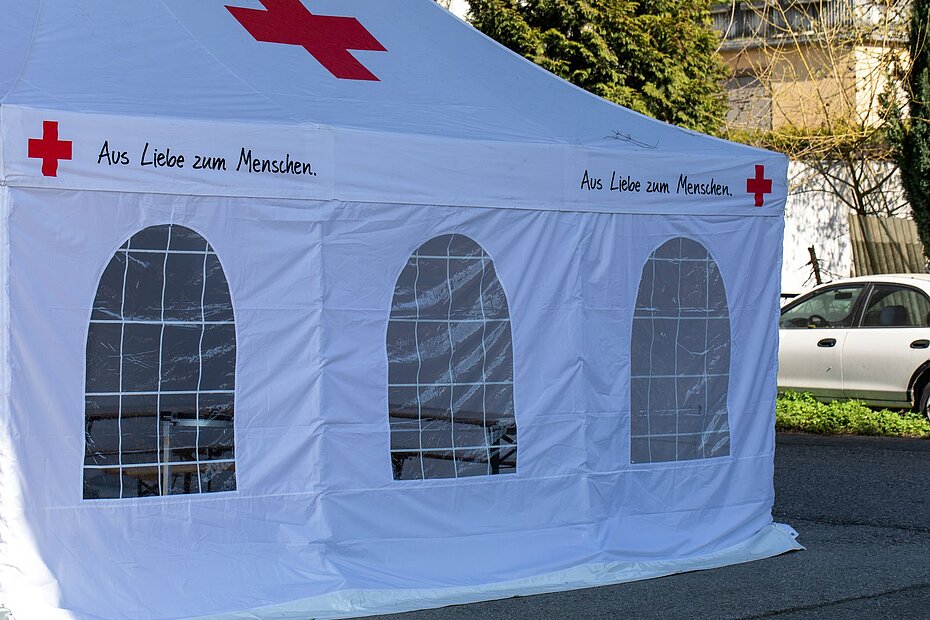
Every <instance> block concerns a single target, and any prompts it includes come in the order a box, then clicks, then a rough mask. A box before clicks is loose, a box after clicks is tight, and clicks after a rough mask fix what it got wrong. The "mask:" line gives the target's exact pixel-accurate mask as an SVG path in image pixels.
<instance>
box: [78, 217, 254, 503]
mask: <svg viewBox="0 0 930 620" xmlns="http://www.w3.org/2000/svg"><path fill="white" fill-rule="evenodd" d="M235 374H236V329H235V321H234V316H233V307H232V301H231V299H230V295H229V286H228V285H227V283H226V275H225V274H224V272H223V267H222V266H221V265H220V261H219V259H218V258H217V255H216V253H215V252H214V251H213V248H212V247H210V245H209V244H208V243H207V241H206V240H205V239H204V238H203V237H201V236H200V235H199V234H197V233H196V232H194V231H192V230H190V229H188V228H185V227H183V226H178V225H176V224H169V225H164V226H152V227H150V228H146V229H144V230H142V231H140V232H138V233H136V234H135V235H133V236H132V238H131V239H130V240H129V241H127V242H126V243H125V244H123V246H122V247H120V249H119V250H117V252H116V254H114V255H113V258H112V259H110V262H109V264H108V265H107V267H106V270H105V271H104V272H103V275H102V276H101V278H100V284H99V285H98V287H97V296H96V298H95V299H94V307H93V311H92V313H91V320H90V329H89V330H88V334H87V374H86V381H85V448H86V449H85V457H84V498H85V499H103V498H125V497H144V496H153V495H172V494H179V493H207V492H211V491H232V490H235V488H236V473H235V472H236V466H235V461H234V441H233V411H234V390H235Z"/></svg>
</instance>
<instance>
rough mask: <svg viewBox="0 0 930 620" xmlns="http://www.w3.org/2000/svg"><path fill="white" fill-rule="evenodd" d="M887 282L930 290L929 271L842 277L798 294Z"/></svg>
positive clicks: (801, 295)
mask: <svg viewBox="0 0 930 620" xmlns="http://www.w3.org/2000/svg"><path fill="white" fill-rule="evenodd" d="M868 282H874V283H879V284H881V283H887V284H911V285H916V286H918V287H919V288H922V289H924V290H928V291H930V274H927V273H876V274H872V275H868V276H856V277H853V278H840V279H838V280H833V281H831V282H826V283H824V284H820V285H818V286H815V287H814V288H812V289H810V290H808V291H805V292H804V293H801V294H800V295H798V297H803V296H804V295H806V294H807V293H810V292H812V291H817V290H820V289H822V288H826V287H828V286H837V285H843V284H856V283H868Z"/></svg>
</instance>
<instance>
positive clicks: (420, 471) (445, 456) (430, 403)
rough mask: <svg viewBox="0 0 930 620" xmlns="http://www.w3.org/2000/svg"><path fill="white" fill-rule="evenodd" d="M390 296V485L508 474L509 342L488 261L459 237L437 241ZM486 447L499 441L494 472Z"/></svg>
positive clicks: (512, 429) (512, 434) (512, 432)
mask: <svg viewBox="0 0 930 620" xmlns="http://www.w3.org/2000/svg"><path fill="white" fill-rule="evenodd" d="M394 293H395V297H394V303H393V304H392V308H391V320H390V322H389V324H388V334H387V343H386V347H387V357H388V381H389V387H388V401H389V404H388V415H389V420H390V429H391V450H392V452H391V466H392V469H393V475H394V478H395V479H398V480H409V479H420V478H424V477H425V478H451V477H459V476H462V477H465V476H474V475H490V474H495V473H510V472H513V471H515V470H516V445H515V443H516V433H517V428H516V421H515V417H514V412H513V385H512V381H513V344H512V336H511V332H510V322H509V317H508V316H507V303H506V298H505V297H504V295H503V289H502V288H501V286H500V282H499V281H498V280H497V276H496V274H495V272H494V269H493V264H492V263H491V261H490V259H489V258H488V257H487V255H486V254H485V253H484V251H483V250H482V249H481V247H480V246H479V245H478V244H476V243H475V242H474V241H472V240H471V239H469V238H467V237H464V236H462V235H443V236H442V237H437V238H435V239H432V240H430V241H428V242H427V243H425V244H423V246H421V247H420V248H419V249H418V250H417V251H416V252H415V253H414V255H413V256H412V257H411V259H410V261H408V263H407V264H406V266H405V267H404V269H403V271H402V272H401V274H400V276H399V278H398V281H397V284H396V286H395V288H394ZM490 317H493V318H490ZM414 387H418V390H413V389H408V388H414ZM492 388H493V389H492ZM498 388H503V389H498ZM489 390H490V391H489ZM492 442H496V443H500V442H509V443H508V445H509V447H508V448H507V451H508V454H509V457H508V458H509V460H508V461H507V462H506V463H504V464H503V466H502V467H501V466H500V465H501V464H500V463H497V465H496V466H495V467H491V465H490V456H489V455H490V447H491V445H492ZM459 457H461V458H459Z"/></svg>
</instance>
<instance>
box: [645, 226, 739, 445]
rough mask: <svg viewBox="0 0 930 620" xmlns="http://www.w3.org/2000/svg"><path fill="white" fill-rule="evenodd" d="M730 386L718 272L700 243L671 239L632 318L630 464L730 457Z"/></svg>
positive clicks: (655, 258)
mask: <svg viewBox="0 0 930 620" xmlns="http://www.w3.org/2000/svg"><path fill="white" fill-rule="evenodd" d="M729 382H730V316H729V312H728V310H727V295H726V291H725V290H724V286H723V278H721V276H720V270H719V269H718V268H717V263H715V262H714V260H713V258H711V256H710V255H709V254H708V252H707V250H706V249H705V248H704V246H702V245H701V244H700V243H698V242H696V241H692V240H691V239H685V238H681V237H680V238H677V239H672V240H671V241H668V242H666V243H664V244H663V245H662V246H660V247H659V248H658V249H657V250H656V251H655V252H653V253H652V255H651V256H650V257H649V260H648V261H646V266H645V267H644V268H643V277H642V279H641V280H640V283H639V294H638V295H637V298H636V310H635V312H634V314H633V337H632V343H631V380H630V390H631V394H630V409H631V416H632V417H631V432H630V437H631V441H630V458H631V461H632V462H633V463H656V462H662V461H685V460H690V459H702V458H712V457H716V456H726V455H728V454H729V453H730V429H729V424H728V421H727V392H728V390H729Z"/></svg>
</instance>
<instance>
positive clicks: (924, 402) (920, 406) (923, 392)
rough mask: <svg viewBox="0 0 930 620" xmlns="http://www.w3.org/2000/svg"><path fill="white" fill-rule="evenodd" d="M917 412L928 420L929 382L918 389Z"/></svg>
mask: <svg viewBox="0 0 930 620" xmlns="http://www.w3.org/2000/svg"><path fill="white" fill-rule="evenodd" d="M917 411H919V412H920V413H921V414H922V415H923V416H924V417H926V418H927V419H928V420H930V381H927V382H926V383H924V384H923V385H922V386H921V388H920V398H918V399H917Z"/></svg>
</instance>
